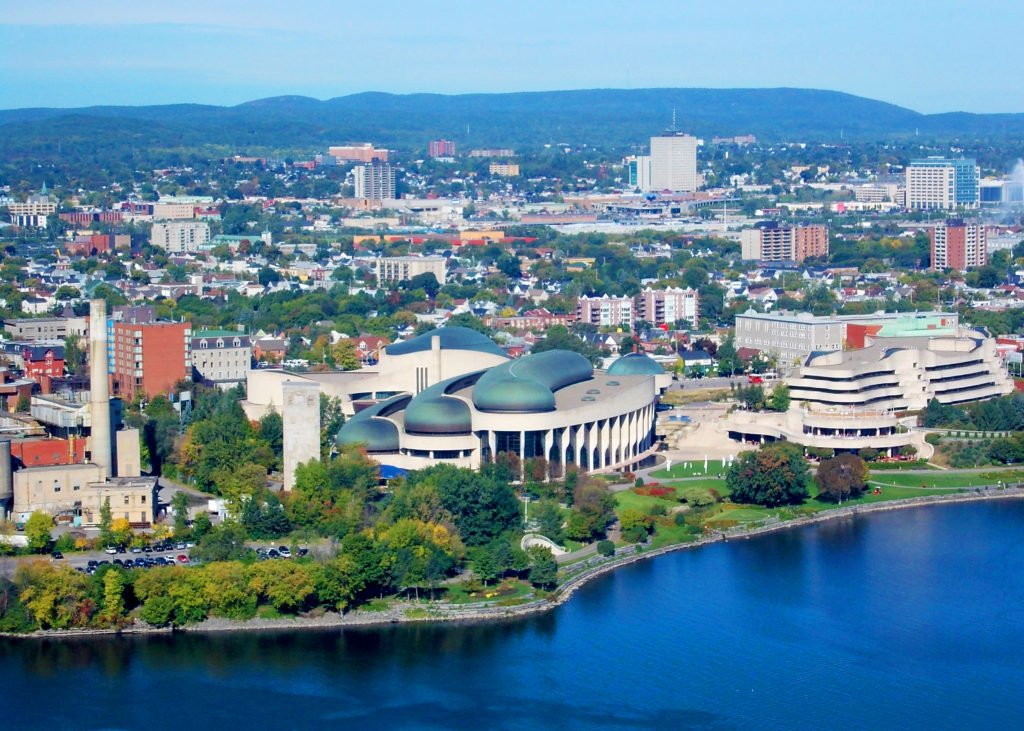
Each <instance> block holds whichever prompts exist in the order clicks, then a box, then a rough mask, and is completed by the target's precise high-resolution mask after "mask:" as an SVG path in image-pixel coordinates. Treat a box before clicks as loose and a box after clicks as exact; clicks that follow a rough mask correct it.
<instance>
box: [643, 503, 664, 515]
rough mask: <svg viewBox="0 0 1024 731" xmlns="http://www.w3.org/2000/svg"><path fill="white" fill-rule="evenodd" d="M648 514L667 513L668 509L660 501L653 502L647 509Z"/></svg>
mask: <svg viewBox="0 0 1024 731" xmlns="http://www.w3.org/2000/svg"><path fill="white" fill-rule="evenodd" d="M647 514H648V515H668V511H667V510H666V509H665V506H664V505H662V504H661V503H655V504H654V505H652V506H651V509H650V510H648V511H647Z"/></svg>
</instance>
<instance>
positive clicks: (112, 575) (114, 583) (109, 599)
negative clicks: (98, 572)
mask: <svg viewBox="0 0 1024 731" xmlns="http://www.w3.org/2000/svg"><path fill="white" fill-rule="evenodd" d="M123 615H124V576H123V575H122V573H121V572H120V571H118V570H116V569H112V570H110V571H107V572H106V573H105V574H103V617H104V618H105V619H106V620H107V621H108V622H111V623H116V622H118V621H119V620H120V619H121V617H122V616H123Z"/></svg>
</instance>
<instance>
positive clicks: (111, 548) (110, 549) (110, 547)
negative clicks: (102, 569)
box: [103, 546, 117, 556]
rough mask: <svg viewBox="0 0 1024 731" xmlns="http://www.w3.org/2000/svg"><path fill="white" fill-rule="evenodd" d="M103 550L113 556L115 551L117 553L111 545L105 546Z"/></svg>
mask: <svg viewBox="0 0 1024 731" xmlns="http://www.w3.org/2000/svg"><path fill="white" fill-rule="evenodd" d="M103 552H104V553H109V554H110V555H111V556H113V555H114V554H115V553H117V549H116V548H114V547H113V546H107V547H106V548H104V549H103Z"/></svg>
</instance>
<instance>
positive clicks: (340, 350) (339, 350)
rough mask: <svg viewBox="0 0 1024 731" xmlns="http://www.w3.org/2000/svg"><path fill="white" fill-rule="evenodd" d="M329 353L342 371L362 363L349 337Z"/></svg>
mask: <svg viewBox="0 0 1024 731" xmlns="http://www.w3.org/2000/svg"><path fill="white" fill-rule="evenodd" d="M431 276H433V275H431ZM331 353H332V355H333V356H334V365H335V366H336V367H338V368H340V369H341V370H343V371H356V370H359V367H360V366H361V365H362V363H360V362H359V353H358V352H356V345H355V343H354V342H352V340H351V339H350V338H343V339H341V340H339V341H338V342H336V343H335V344H334V347H333V348H331Z"/></svg>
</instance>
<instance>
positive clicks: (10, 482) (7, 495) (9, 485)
mask: <svg viewBox="0 0 1024 731" xmlns="http://www.w3.org/2000/svg"><path fill="white" fill-rule="evenodd" d="M13 507H14V472H13V466H12V465H11V442H10V440H9V439H4V440H0V518H6V517H7V513H9V512H10V511H11V509H12V508H13Z"/></svg>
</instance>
